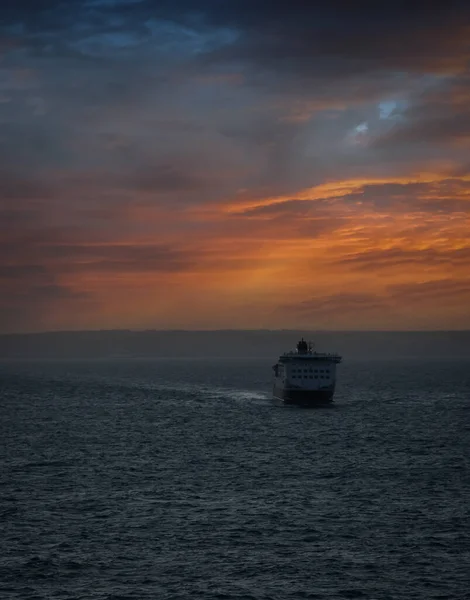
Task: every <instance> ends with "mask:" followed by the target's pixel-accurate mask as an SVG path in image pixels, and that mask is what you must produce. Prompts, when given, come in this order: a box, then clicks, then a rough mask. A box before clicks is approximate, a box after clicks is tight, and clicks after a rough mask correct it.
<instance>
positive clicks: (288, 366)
mask: <svg viewBox="0 0 470 600" xmlns="http://www.w3.org/2000/svg"><path fill="white" fill-rule="evenodd" d="M341 360H342V358H341V356H339V354H329V353H325V352H316V351H315V350H314V346H313V344H312V343H311V342H309V343H307V342H306V341H305V340H304V339H303V338H302V339H301V340H300V342H298V343H297V349H296V350H295V351H292V352H286V353H285V354H281V356H280V357H279V360H278V362H277V363H276V364H275V365H274V366H273V370H274V384H273V396H274V397H275V398H277V399H279V400H282V401H283V402H284V403H285V404H298V405H301V406H321V405H325V404H330V403H331V402H333V396H334V393H335V384H336V365H337V364H339V363H340V362H341Z"/></svg>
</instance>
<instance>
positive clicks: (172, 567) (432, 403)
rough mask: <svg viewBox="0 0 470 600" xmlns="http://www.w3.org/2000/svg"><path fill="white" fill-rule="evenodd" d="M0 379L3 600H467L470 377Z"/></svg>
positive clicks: (97, 371)
mask: <svg viewBox="0 0 470 600" xmlns="http://www.w3.org/2000/svg"><path fill="white" fill-rule="evenodd" d="M272 363H273V360H272V359H271V360H269V359H250V360H247V359H193V360H190V359H178V360H176V359H124V358H122V359H117V358H116V359H113V360H94V361H85V360H82V361H71V360H63V361H55V362H53V361H30V362H8V361H5V362H3V363H1V364H0V402H1V404H0V406H1V418H0V597H1V598H2V599H3V598H5V599H6V600H72V599H73V600H147V599H152V600H153V599H155V600H186V599H188V600H191V599H205V600H242V599H246V600H248V599H250V600H289V599H295V600H300V599H303V598H310V599H343V598H367V599H373V600H379V599H380V600H392V599H393V600H395V599H400V600H401V599H403V600H411V599H420V600H431V599H436V600H437V599H440V600H444V599H445V600H447V599H462V600H463V599H468V598H470V362H468V361H467V362H465V361H459V360H448V361H430V362H425V361H420V360H411V359H410V360H406V361H404V360H403V361H399V360H397V361H389V362H383V361H380V360H369V361H365V360H364V361H354V360H346V361H344V362H343V364H342V365H340V366H339V368H338V383H337V391H336V395H335V402H334V404H333V405H332V406H331V407H324V408H318V409H305V408H299V407H292V406H284V405H283V404H282V403H281V402H280V401H277V400H273V399H272V397H271V395H270V388H271V372H272V371H271V365H272Z"/></svg>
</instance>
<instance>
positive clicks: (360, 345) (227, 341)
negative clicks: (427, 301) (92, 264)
mask: <svg viewBox="0 0 470 600" xmlns="http://www.w3.org/2000/svg"><path fill="white" fill-rule="evenodd" d="M299 335H300V336H304V337H306V338H308V339H311V340H312V341H313V342H314V343H317V344H318V346H319V347H321V348H322V350H326V351H337V352H340V353H341V354H342V355H343V356H344V357H345V359H346V360H347V359H350V360H354V359H362V358H367V359H400V358H416V359H420V358H423V359H429V358H433V359H442V360H451V359H459V358H462V359H467V358H468V359H470V331H396V332H392V331H305V330H201V331H185V330H145V331H135V330H92V331H54V332H44V333H23V334H2V335H0V358H1V359H11V358H17V359H28V358H29V359H38V358H43V359H59V358H70V359H73V358H80V359H83V358H90V359H92V358H110V359H112V358H116V359H118V358H151V357H155V358H157V357H160V358H163V357H168V358H172V357H174V358H178V357H181V358H183V357H188V358H189V357H207V358H210V357H221V358H224V357H226V358H231V357H232V358H235V357H237V358H239V357H247V358H257V357H258V358H268V357H273V358H275V357H276V356H277V355H278V354H279V353H280V352H283V351H285V350H288V349H289V348H291V347H292V346H293V345H294V344H295V341H296V339H297V338H298V337H299Z"/></svg>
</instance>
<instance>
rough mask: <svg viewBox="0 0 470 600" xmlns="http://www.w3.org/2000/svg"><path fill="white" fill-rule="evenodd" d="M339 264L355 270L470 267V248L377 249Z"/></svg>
mask: <svg viewBox="0 0 470 600" xmlns="http://www.w3.org/2000/svg"><path fill="white" fill-rule="evenodd" d="M337 262H338V263H339V264H342V265H347V266H348V267H351V268H354V269H366V270H369V269H371V268H373V269H374V270H378V269H380V268H384V267H396V266H400V265H401V266H410V265H411V264H414V265H419V264H421V265H423V266H434V265H448V266H452V265H464V266H465V265H468V266H469V267H470V247H466V248H456V249H450V248H447V249H445V250H439V249H436V248H425V249H422V250H421V249H412V250H403V249H401V248H397V247H395V248H389V249H385V250H382V249H377V250H375V249H374V250H370V251H366V252H360V253H358V254H353V255H346V256H343V257H341V258H340V259H338V260H337Z"/></svg>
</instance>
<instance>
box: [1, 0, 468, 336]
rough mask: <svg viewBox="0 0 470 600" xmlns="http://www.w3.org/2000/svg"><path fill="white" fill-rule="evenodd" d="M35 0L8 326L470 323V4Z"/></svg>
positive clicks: (12, 118) (14, 13)
mask: <svg viewBox="0 0 470 600" xmlns="http://www.w3.org/2000/svg"><path fill="white" fill-rule="evenodd" d="M16 4H17V6H18V8H17V9H16V10H11V11H9V12H8V14H7V15H6V17H5V19H4V20H3V23H4V25H3V30H1V29H0V31H2V41H3V44H2V47H3V54H2V61H1V65H0V66H1V71H2V83H1V89H0V93H1V104H0V114H1V129H2V135H1V139H0V150H1V153H2V165H1V167H0V169H1V172H0V224H1V231H2V234H1V241H0V244H1V257H2V258H1V261H2V262H1V265H0V283H1V297H0V314H1V320H0V326H1V329H2V331H3V332H23V331H42V330H50V329H95V328H97V329H110V328H159V329H166V328H168V329H174V328H178V329H183V328H188V329H215V328H309V329H316V328H319V329H392V330H404V329H412V330H413V329H416V330H419V329H470V72H469V65H470V42H469V40H470V34H468V32H469V29H468V27H469V23H470V21H469V12H468V9H466V8H461V9H459V10H461V12H458V11H457V9H455V10H450V9H449V14H448V15H443V14H441V12H439V13H438V14H436V15H433V14H432V10H431V9H429V10H428V9H427V10H426V18H422V19H421V16H422V15H417V14H415V13H413V14H412V15H411V14H410V15H407V14H406V13H403V14H402V13H400V11H399V10H398V9H397V11H395V13H394V15H393V16H390V15H389V14H388V13H386V11H385V12H384V14H382V13H381V12H380V9H377V12H376V13H374V14H368V15H362V16H361V15H359V18H358V19H353V18H352V16H351V14H350V13H347V14H345V16H341V11H339V10H338V12H337V13H336V16H335V17H334V19H333V22H332V24H330V25H328V27H332V28H333V31H334V28H335V27H337V28H338V31H340V30H341V31H342V32H344V31H346V32H348V33H347V35H346V36H345V37H341V36H336V37H335V36H334V35H332V34H331V32H330V33H329V34H328V32H327V31H326V29H321V30H318V32H317V33H316V34H315V35H313V34H312V32H313V31H314V29H313V28H314V27H316V25H315V11H313V9H312V10H311V9H310V8H305V4H304V3H301V4H299V6H302V7H303V11H304V12H305V14H304V15H302V14H301V11H300V10H299V11H298V16H295V15H294V13H290V12H289V10H294V8H295V7H293V6H292V3H289V5H288V6H289V7H291V8H290V9H289V8H287V5H286V9H285V11H284V10H280V9H279V10H276V11H273V12H272V13H270V8H269V7H270V6H271V5H270V4H269V3H265V2H259V3H253V4H249V5H248V4H246V6H245V3H243V2H242V3H241V4H243V7H244V8H242V7H238V8H237V6H239V5H237V3H232V4H233V9H232V10H227V11H226V12H225V13H224V12H220V11H219V10H218V9H217V8H216V7H215V4H214V3H210V2H207V3H204V2H202V3H198V8H197V10H198V12H199V17H198V18H197V19H196V18H193V17H192V16H191V15H192V14H193V9H194V7H191V6H190V5H191V3H183V4H182V5H181V7H180V8H175V7H172V5H170V4H167V3H162V8H161V10H159V11H156V12H155V15H153V13H152V11H150V8H149V6H150V5H149V4H148V3H147V2H140V3H139V2H136V3H134V4H132V6H131V3H130V2H125V1H119V0H116V1H115V2H86V1H85V0H83V1H82V2H76V3H71V5H70V14H69V13H67V11H66V10H65V8H63V7H62V8H61V6H62V5H61V3H59V2H53V1H51V2H50V3H47V2H46V3H40V4H41V6H42V7H43V9H39V8H38V9H37V10H36V9H35V10H33V11H32V12H28V10H27V8H26V3H23V2H19V3H16ZM23 4H24V5H25V7H23V6H22V5H23ZM295 4H296V3H295V2H294V5H295ZM333 4H335V6H336V4H337V3H333ZM46 5H47V6H46ZM44 7H45V8H44ZM255 7H256V8H255ZM336 8H338V7H336ZM2 10H3V9H0V11H2ZM328 10H330V9H328ZM403 10H405V9H403ZM149 11H150V12H149ZM264 11H267V12H264ZM32 13H34V14H32ZM327 13H328V11H327V10H326V9H325V22H327V23H330V20H329V17H328V14H327ZM52 14H54V23H55V28H54V29H53V30H51V19H52ZM267 14H269V18H268V17H266V15H267ZM295 14H297V13H295ZM338 14H339V16H337V15H338ZM286 15H290V18H286ZM418 17H419V18H418ZM348 19H350V21H349V20H348ZM33 20H34V23H35V24H36V25H35V27H36V29H35V30H34V31H33V25H32V22H33ZM320 20H321V19H320ZM371 21H372V22H371ZM307 22H308V23H311V28H308V31H307V32H306V30H305V23H307ZM169 23H171V24H172V25H171V33H169V32H168V31H169V30H168V28H169ZM392 25H393V27H395V28H396V32H397V35H396V41H395V37H392V36H391V27H392ZM325 28H326V26H325ZM51 31H52V32H51ZM273 31H275V32H278V33H277V34H273V33H272V32H273ZM188 32H191V34H189V33H188ZM336 38H338V39H336ZM340 38H341V39H340ZM345 39H346V40H347V43H346V42H345ZM380 39H383V40H384V42H383V46H381V45H380V41H379V40H380ZM312 40H316V41H315V42H314V41H312ZM359 41H360V43H359ZM385 41H386V43H385ZM275 56H276V57H277V58H276V60H274V57H275Z"/></svg>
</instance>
